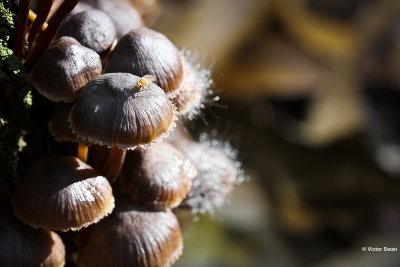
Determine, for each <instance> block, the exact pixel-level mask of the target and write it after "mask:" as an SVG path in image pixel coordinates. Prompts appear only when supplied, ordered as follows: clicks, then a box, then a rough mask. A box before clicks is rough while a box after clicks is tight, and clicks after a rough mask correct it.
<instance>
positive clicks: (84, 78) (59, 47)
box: [31, 36, 102, 102]
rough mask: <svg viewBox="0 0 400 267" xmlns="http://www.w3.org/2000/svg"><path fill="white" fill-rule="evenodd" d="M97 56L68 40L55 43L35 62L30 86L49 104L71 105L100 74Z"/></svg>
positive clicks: (62, 39) (63, 39)
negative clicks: (79, 92)
mask: <svg viewBox="0 0 400 267" xmlns="http://www.w3.org/2000/svg"><path fill="white" fill-rule="evenodd" d="M101 68H102V66H101V60H100V56H99V55H98V54H97V53H96V52H94V51H93V50H91V49H89V48H86V47H84V46H82V45H80V44H79V42H78V41H76V40H75V39H74V38H72V37H67V36H65V37H61V38H59V39H57V40H56V41H55V42H54V43H53V44H52V45H51V47H49V48H48V49H47V50H46V51H45V52H44V53H43V55H42V56H41V57H40V58H39V60H38V62H37V64H36V65H35V67H34V68H33V70H32V73H31V82H32V84H33V86H34V87H35V88H36V90H38V92H39V93H41V94H42V95H44V96H45V97H47V98H48V99H50V100H52V101H53V102H60V101H63V102H71V101H73V100H75V98H76V97H77V92H78V91H79V90H80V89H81V88H82V87H83V86H84V85H85V84H86V83H87V82H88V81H89V80H91V79H92V78H93V77H96V76H98V75H100V74H101Z"/></svg>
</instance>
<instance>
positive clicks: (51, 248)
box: [0, 210, 65, 267]
mask: <svg viewBox="0 0 400 267" xmlns="http://www.w3.org/2000/svg"><path fill="white" fill-rule="evenodd" d="M0 217H1V220H0V264H1V266H7V267H21V266H32V267H62V266H64V263H65V248H64V244H63V242H62V240H61V238H60V237H59V236H58V235H57V234H56V233H54V232H52V231H47V230H44V229H34V228H31V227H29V226H27V225H24V224H23V223H21V222H20V221H18V220H17V219H16V218H15V217H14V216H13V215H12V213H11V212H8V211H4V210H2V211H1V212H0Z"/></svg>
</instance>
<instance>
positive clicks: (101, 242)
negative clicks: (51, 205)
mask: <svg viewBox="0 0 400 267" xmlns="http://www.w3.org/2000/svg"><path fill="white" fill-rule="evenodd" d="M120 205H121V207H118V208H117V210H116V211H115V212H113V214H111V215H110V216H109V217H108V218H106V219H105V220H103V221H101V222H100V223H98V224H96V225H94V226H92V227H90V228H88V229H86V230H84V231H83V232H82V235H81V238H80V242H79V245H78V258H77V261H78V263H79V264H82V265H83V266H86V267H109V266H113V267H125V266H131V267H136V266H137V267H152V266H164V267H168V266H171V265H172V264H173V263H174V262H175V261H176V260H177V259H178V258H179V256H180V255H181V253H182V249H183V241H182V234H181V230H180V226H179V223H178V220H177V218H176V217H175V215H174V214H173V213H172V212H171V211H170V210H168V211H149V210H145V209H143V208H140V207H138V206H134V205H131V204H125V203H123V204H121V203H120Z"/></svg>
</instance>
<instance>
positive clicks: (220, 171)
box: [173, 139, 238, 213]
mask: <svg viewBox="0 0 400 267" xmlns="http://www.w3.org/2000/svg"><path fill="white" fill-rule="evenodd" d="M173 144H174V145H175V147H177V148H178V149H179V150H181V151H182V153H183V154H184V155H185V156H186V157H187V158H189V159H190V160H191V161H192V162H193V164H194V165H195V166H196V169H197V176H196V177H195V178H194V179H193V182H192V188H191V190H190V191H189V193H188V195H187V197H186V199H185V200H184V201H183V202H182V205H183V206H189V207H190V208H191V209H192V211H193V212H194V213H206V212H214V211H215V209H216V208H219V207H221V206H222V205H223V204H224V203H225V199H226V196H227V195H228V194H229V193H230V192H231V190H232V188H233V186H234V185H235V183H236V181H237V176H238V170H237V168H236V167H235V165H234V162H233V161H232V160H231V159H230V158H229V157H227V156H226V155H225V154H224V153H223V152H222V151H220V150H218V149H217V148H213V147H210V146H208V145H207V144H205V143H197V142H194V141H191V140H188V139H186V140H180V141H174V143H173Z"/></svg>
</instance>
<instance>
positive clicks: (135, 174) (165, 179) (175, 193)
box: [119, 143, 197, 209]
mask: <svg viewBox="0 0 400 267" xmlns="http://www.w3.org/2000/svg"><path fill="white" fill-rule="evenodd" d="M196 174H197V171H196V169H195V167H194V166H193V164H192V163H191V162H190V160H188V159H187V158H186V157H185V156H183V154H182V153H181V152H180V151H179V150H178V149H176V148H175V147H173V146H172V145H171V144H168V143H161V144H155V145H152V146H150V147H148V148H147V149H138V150H134V151H130V152H128V153H127V157H126V160H125V164H124V167H123V168H122V171H121V174H120V178H119V181H120V185H121V190H122V191H124V192H125V193H127V194H128V195H129V197H130V198H131V199H133V200H135V201H137V202H139V203H143V204H145V205H147V206H148V207H151V208H155V209H167V208H175V207H177V206H178V205H179V204H180V203H181V202H182V200H183V199H184V198H185V197H186V195H187V193H188V192H189V190H190V187H191V185H192V179H193V178H194V177H195V176H196Z"/></svg>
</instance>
